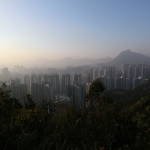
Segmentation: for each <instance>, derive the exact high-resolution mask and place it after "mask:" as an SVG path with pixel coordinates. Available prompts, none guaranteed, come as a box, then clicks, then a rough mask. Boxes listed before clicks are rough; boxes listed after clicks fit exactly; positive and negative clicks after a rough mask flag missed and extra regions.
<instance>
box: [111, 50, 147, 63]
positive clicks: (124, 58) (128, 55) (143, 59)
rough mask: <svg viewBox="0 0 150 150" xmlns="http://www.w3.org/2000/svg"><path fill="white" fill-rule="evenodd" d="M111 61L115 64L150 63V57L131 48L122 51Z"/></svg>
mask: <svg viewBox="0 0 150 150" xmlns="http://www.w3.org/2000/svg"><path fill="white" fill-rule="evenodd" d="M109 63H110V64H111V65H114V66H121V64H122V63H125V64H149V63H150V58H149V57H147V56H145V55H143V54H140V53H136V52H132V51H131V50H125V51H122V52H121V53H120V54H119V55H118V56H117V57H116V58H114V59H113V60H112V61H111V62H109Z"/></svg>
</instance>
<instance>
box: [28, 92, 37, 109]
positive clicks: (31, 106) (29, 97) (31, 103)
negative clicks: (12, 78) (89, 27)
mask: <svg viewBox="0 0 150 150" xmlns="http://www.w3.org/2000/svg"><path fill="white" fill-rule="evenodd" d="M25 98H26V101H25V109H32V110H34V109H35V106H36V103H35V102H34V101H33V99H32V96H31V95H29V94H27V95H26V97H25Z"/></svg>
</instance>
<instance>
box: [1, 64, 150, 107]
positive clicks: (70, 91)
mask: <svg viewBox="0 0 150 150" xmlns="http://www.w3.org/2000/svg"><path fill="white" fill-rule="evenodd" d="M53 70H54V69H53ZM2 76H4V77H5V78H7V81H9V82H7V83H8V89H9V90H11V93H10V94H11V97H16V98H17V99H19V100H20V101H21V103H22V104H23V103H24V100H25V96H26V95H27V94H31V96H32V97H33V100H34V101H35V102H36V103H37V104H41V103H42V101H43V100H44V99H45V100H51V101H53V102H54V101H58V100H60V99H61V98H62V99H64V100H65V96H66V97H67V98H66V99H68V98H69V99H70V100H71V101H72V102H73V103H76V104H77V107H78V108H81V107H84V106H85V93H86V92H87V91H89V88H90V85H91V83H92V81H93V80H95V79H96V78H100V80H101V81H102V82H103V84H104V86H105V87H106V90H110V89H126V90H131V89H134V88H136V87H137V86H139V85H142V84H144V83H146V82H147V81H148V80H149V79H150V66H149V65H144V64H138V65H137V64H136V65H135V64H122V65H121V70H116V68H115V67H114V66H104V65H100V66H98V67H97V68H90V69H84V70H82V71H81V72H80V73H74V72H69V73H64V72H61V73H47V74H37V73H32V74H31V75H25V76H24V78H23V82H22V81H21V79H20V78H18V77H16V78H10V72H9V71H8V68H3V69H2ZM8 78H9V79H8Z"/></svg>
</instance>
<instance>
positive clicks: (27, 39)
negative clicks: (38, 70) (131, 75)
mask: <svg viewBox="0 0 150 150" xmlns="http://www.w3.org/2000/svg"><path fill="white" fill-rule="evenodd" d="M127 49H130V50H131V51H133V52H139V53H142V54H145V55H149V56H150V0H143V1H142V0H1V1H0V52H1V54H0V55H1V59H0V64H2V63H16V62H20V61H33V60H36V59H40V58H47V59H62V58H64V57H70V56H71V57H72V56H76V57H80V58H103V57H116V56H117V55H118V54H119V53H120V52H121V51H124V50H127Z"/></svg>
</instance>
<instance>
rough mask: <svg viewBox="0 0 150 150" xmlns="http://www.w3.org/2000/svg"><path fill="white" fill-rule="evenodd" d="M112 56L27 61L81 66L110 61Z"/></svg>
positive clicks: (38, 63) (60, 65)
mask: <svg viewBox="0 0 150 150" xmlns="http://www.w3.org/2000/svg"><path fill="white" fill-rule="evenodd" d="M111 60H112V58H110V57H106V58H99V59H89V58H82V59H73V58H71V57H66V58H64V59H61V60H50V59H45V58H42V59H39V60H36V61H34V62H29V63H30V64H31V65H33V66H34V65H36V66H51V67H66V66H83V65H96V64H97V63H107V62H109V61H111Z"/></svg>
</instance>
